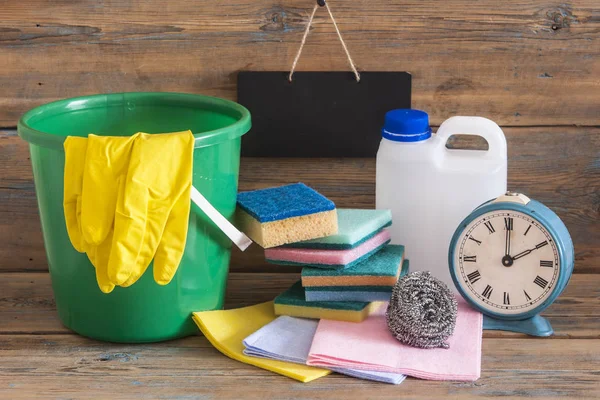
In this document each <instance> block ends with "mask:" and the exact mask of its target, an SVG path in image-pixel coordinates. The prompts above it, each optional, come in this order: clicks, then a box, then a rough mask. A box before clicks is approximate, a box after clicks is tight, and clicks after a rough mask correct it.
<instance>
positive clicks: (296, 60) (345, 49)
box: [288, 0, 360, 82]
mask: <svg viewBox="0 0 600 400" xmlns="http://www.w3.org/2000/svg"><path fill="white" fill-rule="evenodd" d="M323 5H324V6H325V8H327V12H328V13H329V17H330V18H331V22H333V26H334V27H335V31H336V32H337V35H338V38H339V39H340V42H341V43H342V47H343V48H344V51H345V52H346V57H347V58H348V63H349V64H350V68H351V69H352V72H354V76H355V77H356V82H360V74H359V73H358V70H357V69H356V66H355V65H354V61H353V60H352V57H351V56H350V52H349V51H348V47H346V42H344V39H343V38H342V33H341V32H340V29H339V28H338V26H337V22H336V21H335V18H334V17H333V13H332V12H331V9H330V8H329V4H328V3H327V2H325V1H322V0H319V1H317V4H315V6H314V7H313V10H312V13H311V14H310V18H309V19H308V23H307V24H306V29H305V30H304V35H303V36H302V41H301V42H300V48H299V49H298V52H297V53H296V57H295V58H294V62H293V63H292V68H291V69H290V74H289V76H288V80H289V81H290V82H291V81H292V76H293V75H294V71H295V70H296V65H297V64H298V60H299V59H300V55H301V54H302V49H303V48H304V44H305V43H306V38H307V37H308V33H309V32H310V27H311V25H312V22H313V19H314V17H315V14H316V12H317V9H318V8H319V6H323Z"/></svg>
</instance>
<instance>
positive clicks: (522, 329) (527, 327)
mask: <svg viewBox="0 0 600 400" xmlns="http://www.w3.org/2000/svg"><path fill="white" fill-rule="evenodd" d="M483 329H485V330H496V331H510V332H518V333H525V334H527V335H531V336H551V335H552V334H553V333H554V330H553V329H552V325H550V321H548V320H547V319H546V318H544V317H542V316H541V315H539V314H538V315H535V316H533V317H531V318H529V319H524V320H521V321H507V320H501V319H495V318H492V317H488V316H487V315H484V316H483Z"/></svg>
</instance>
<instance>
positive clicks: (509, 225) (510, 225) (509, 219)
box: [504, 217, 513, 231]
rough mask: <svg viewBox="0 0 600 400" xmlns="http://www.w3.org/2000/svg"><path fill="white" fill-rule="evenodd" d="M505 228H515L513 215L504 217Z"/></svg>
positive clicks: (508, 229)
mask: <svg viewBox="0 0 600 400" xmlns="http://www.w3.org/2000/svg"><path fill="white" fill-rule="evenodd" d="M504 229H506V230H507V231H512V230H513V219H512V217H504Z"/></svg>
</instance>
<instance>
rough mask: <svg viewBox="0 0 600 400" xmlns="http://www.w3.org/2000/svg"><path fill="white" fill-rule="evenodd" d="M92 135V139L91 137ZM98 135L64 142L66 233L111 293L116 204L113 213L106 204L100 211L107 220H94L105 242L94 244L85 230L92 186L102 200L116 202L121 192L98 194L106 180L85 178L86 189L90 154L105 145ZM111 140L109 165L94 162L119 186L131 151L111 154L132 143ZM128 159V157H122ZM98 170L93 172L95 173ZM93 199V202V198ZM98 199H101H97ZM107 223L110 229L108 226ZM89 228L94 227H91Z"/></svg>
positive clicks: (89, 210)
mask: <svg viewBox="0 0 600 400" xmlns="http://www.w3.org/2000/svg"><path fill="white" fill-rule="evenodd" d="M91 138H93V139H91ZM96 138H99V137H98V136H94V135H90V139H88V138H82V137H67V139H66V140H65V143H64V149H65V179H64V182H65V183H64V204H63V206H64V212H65V221H66V225H67V233H68V234H69V238H70V240H71V243H72V244H73V247H74V248H75V250H77V251H79V252H81V253H83V252H85V253H86V254H87V256H88V258H89V259H90V262H91V263H92V265H93V266H94V267H95V268H96V280H97V281H98V286H99V287H100V290H101V291H102V292H104V293H110V292H111V291H112V290H113V289H114V287H115V285H114V284H112V283H111V282H110V280H109V279H108V272H107V271H108V258H109V255H110V249H111V245H112V237H113V234H112V222H113V220H114V206H113V210H112V213H111V212H110V208H108V209H107V207H104V208H103V209H99V210H98V212H99V213H103V215H104V216H105V218H106V220H108V222H106V221H100V220H98V221H94V220H92V221H94V222H95V223H97V224H98V226H99V227H100V229H98V230H96V231H95V232H99V231H100V230H101V229H104V233H102V239H103V240H102V241H101V242H100V243H99V244H92V243H90V242H88V241H87V240H86V239H85V236H86V235H85V234H84V231H83V229H82V220H83V217H82V214H83V215H84V213H83V212H82V210H83V209H84V204H85V203H84V201H83V199H84V198H85V197H86V196H87V198H90V189H91V192H92V193H93V194H95V195H96V196H102V199H101V200H102V201H105V202H109V201H113V202H114V203H116V197H117V195H118V192H119V190H118V188H117V189H116V190H112V191H108V192H107V191H106V190H105V191H104V193H98V192H99V189H100V188H104V187H105V184H104V182H101V181H100V182H98V181H96V180H94V179H92V180H91V181H89V182H88V181H86V185H85V190H84V176H85V175H86V171H87V172H88V173H89V170H90V164H89V157H88V155H89V154H92V155H93V154H95V153H96V152H97V151H98V150H99V148H100V147H102V148H104V143H103V142H104V141H99V140H96ZM110 140H111V141H113V142H115V143H114V144H112V143H111V145H109V146H106V152H105V153H104V159H107V160H110V161H111V162H109V163H107V164H109V165H98V163H92V164H91V165H92V166H95V168H96V169H102V170H103V172H102V174H103V176H104V177H105V179H106V180H107V181H110V185H111V186H112V185H113V184H114V183H116V185H117V186H118V185H119V183H124V182H125V179H124V178H125V177H124V176H122V174H123V172H126V165H127V164H128V160H129V153H128V152H122V151H121V152H119V153H116V154H111V153H110V150H111V149H113V148H115V147H116V148H119V149H120V148H122V147H123V144H127V143H128V142H132V140H131V139H129V138H121V137H114V138H110ZM123 158H125V159H123ZM115 164H120V165H121V168H119V169H118V170H117V169H115V168H113V167H114V166H115ZM108 171H111V172H112V175H110V174H108ZM94 172H95V171H92V173H94ZM98 175H101V174H100V173H96V176H98ZM121 186H122V187H121V192H122V191H123V189H124V185H121ZM112 196H114V197H115V199H114V200H111V199H110V198H111V197H112ZM92 201H94V199H93V197H92ZM96 202H98V201H97V200H96ZM94 211H95V209H94V208H93V207H90V206H89V205H88V210H87V212H88V213H93V212H94ZM106 226H107V227H108V228H106ZM89 229H93V227H92V226H90V227H89Z"/></svg>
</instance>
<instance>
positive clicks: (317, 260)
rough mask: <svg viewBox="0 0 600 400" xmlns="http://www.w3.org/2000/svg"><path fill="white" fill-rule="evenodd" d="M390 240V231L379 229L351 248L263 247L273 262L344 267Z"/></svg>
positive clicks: (361, 258) (365, 256) (359, 259)
mask: <svg viewBox="0 0 600 400" xmlns="http://www.w3.org/2000/svg"><path fill="white" fill-rule="evenodd" d="M389 241H390V232H389V231H388V230H387V229H383V230H381V232H379V233H378V234H376V235H375V236H373V237H372V238H371V239H369V240H367V241H365V242H364V243H362V244H360V245H359V246H357V247H355V248H353V249H347V250H328V249H299V248H293V247H274V248H271V249H265V258H266V259H267V260H268V261H270V262H273V263H275V264H277V263H279V262H282V263H285V264H293V265H296V264H297V265H303V266H314V267H325V268H327V267H330V268H340V267H341V268H345V267H349V266H351V265H354V264H356V263H358V262H360V261H362V260H363V259H366V258H367V257H368V256H370V255H371V254H372V253H375V252H376V251H377V250H379V249H380V248H381V247H383V246H384V245H385V244H386V243H387V242H389Z"/></svg>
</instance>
